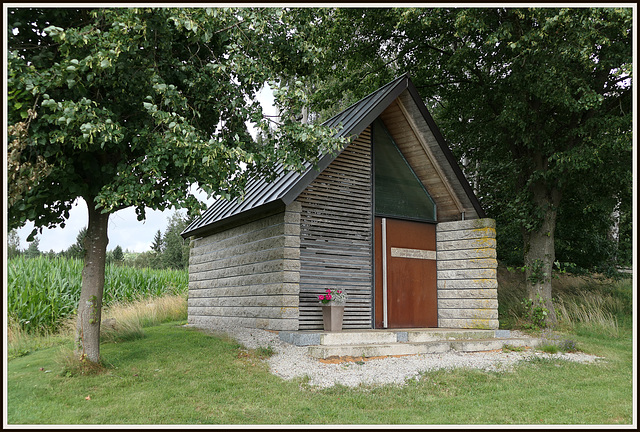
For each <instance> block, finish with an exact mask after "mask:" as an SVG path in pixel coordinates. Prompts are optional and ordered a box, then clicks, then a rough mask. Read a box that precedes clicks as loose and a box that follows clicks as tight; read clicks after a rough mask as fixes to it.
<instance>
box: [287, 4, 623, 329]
mask: <svg viewBox="0 0 640 432" xmlns="http://www.w3.org/2000/svg"><path fill="white" fill-rule="evenodd" d="M298 13H299V18H300V19H302V20H309V21H311V22H314V23H317V30H316V31H315V32H313V33H311V34H310V37H311V39H312V40H314V41H324V42H316V43H317V44H320V45H323V46H325V51H324V52H325V53H326V55H325V57H324V59H323V62H324V64H323V65H322V66H321V67H318V71H319V72H318V74H319V76H321V77H323V78H322V79H323V80H324V82H325V83H327V84H325V85H322V86H320V87H319V89H320V90H322V91H320V92H318V93H317V94H316V95H315V97H314V98H312V99H313V100H312V102H314V103H315V104H316V106H318V107H320V108H322V107H323V106H325V105H327V102H326V101H333V100H339V96H340V95H341V94H344V93H343V91H344V89H345V88H349V89H351V91H352V92H353V93H354V98H355V97H357V96H361V95H363V94H366V93H367V92H370V91H371V89H372V88H376V87H377V86H379V85H381V84H382V83H384V82H386V81H388V80H389V79H390V78H392V77H394V76H398V75H399V74H401V73H404V72H406V71H408V72H410V73H411V77H412V80H413V82H414V83H415V85H416V87H417V88H418V89H419V91H420V92H421V93H422V96H423V97H424V98H425V99H426V102H427V105H428V106H430V107H431V108H432V110H433V112H434V117H436V121H437V123H438V125H439V126H440V128H441V130H442V131H443V134H444V136H445V137H446V138H447V139H448V140H449V141H450V142H452V143H454V145H453V151H454V153H456V155H457V156H458V157H459V158H460V160H461V161H464V164H463V165H464V169H465V171H466V173H467V175H468V176H469V177H470V179H471V180H472V183H473V184H475V185H477V194H478V196H479V198H480V200H481V202H482V203H483V206H484V207H485V209H486V210H487V213H488V214H489V215H490V216H491V217H494V218H496V219H497V222H498V226H499V227H502V228H501V229H505V231H504V232H506V233H508V235H509V236H511V238H512V239H513V236H517V238H519V246H515V247H513V246H514V245H513V242H512V245H511V247H509V248H507V251H509V250H510V249H511V252H513V253H515V254H521V255H520V256H521V260H522V262H523V264H524V268H525V270H526V276H527V282H528V296H529V298H530V299H531V301H533V302H535V307H542V308H546V309H548V310H549V315H548V320H549V322H553V321H555V314H554V309H553V306H552V303H551V292H552V291H551V289H552V286H551V273H552V266H553V263H554V261H555V260H556V249H555V237H556V234H557V231H556V227H557V226H558V223H559V222H560V223H562V224H563V231H561V233H564V234H566V235H568V236H569V228H570V224H585V226H587V227H588V228H587V231H589V230H590V232H592V233H594V234H593V235H591V236H590V237H589V238H588V239H585V240H587V241H582V242H581V247H586V246H587V245H588V244H589V243H595V242H598V241H599V240H598V236H599V235H601V233H602V229H601V227H598V226H597V224H592V223H591V221H589V220H588V219H589V216H590V215H591V214H592V213H591V209H594V210H595V209H597V211H598V212H600V214H603V215H605V216H607V217H608V216H609V215H610V214H611V213H612V212H613V210H614V208H616V207H624V208H625V209H630V205H629V203H630V202H631V195H630V191H631V189H630V187H629V185H630V184H631V167H632V145H631V136H632V126H631V119H632V110H631V107H632V102H631V97H632V91H631V84H630V80H631V76H632V70H631V68H632V9H630V8H616V9H612V8H611V9H609V8H577V9H556V8H529V9H511V8H474V9H464V8H456V9H447V8H441V9H338V10H319V11H309V10H303V11H300V12H298ZM336 81H338V82H341V84H338V85H333V84H332V83H334V82H336ZM347 103H348V101H347ZM577 194H580V195H581V199H579V200H572V198H573V197H575V196H576V195H577ZM594 203H598V204H597V205H595V206H594V205H593V204H594ZM559 214H560V219H559ZM575 217H579V218H580V219H579V220H576V219H575ZM609 226H611V224H609ZM504 232H503V235H502V236H500V233H499V237H498V241H499V242H501V241H504V240H505V236H504ZM582 232H583V233H584V232H585V231H582ZM596 232H597V233H598V234H595V233H596ZM566 240H567V241H568V237H567V239H566ZM499 247H500V246H499ZM503 250H504V249H503ZM566 251H568V249H564V250H563V252H566ZM573 256H574V257H575V255H573ZM600 256H602V255H600ZM569 259H572V258H569Z"/></svg>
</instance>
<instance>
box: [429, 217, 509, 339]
mask: <svg viewBox="0 0 640 432" xmlns="http://www.w3.org/2000/svg"><path fill="white" fill-rule="evenodd" d="M495 226H496V223H495V220H493V219H488V218H485V219H468V220H464V221H452V222H441V223H439V224H438V225H437V226H436V251H437V252H436V259H437V276H438V327H442V328H459V329H474V328H477V329H497V328H498V261H497V259H496V229H495Z"/></svg>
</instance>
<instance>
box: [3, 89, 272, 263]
mask: <svg viewBox="0 0 640 432" xmlns="http://www.w3.org/2000/svg"><path fill="white" fill-rule="evenodd" d="M257 99H258V100H259V101H260V104H261V105H262V107H263V110H264V114H265V115H276V109H275V108H274V106H273V104H274V100H273V92H272V90H271V89H270V88H269V86H268V85H266V84H265V88H263V90H262V91H261V92H260V93H259V94H258V95H257ZM254 132H255V131H254ZM4 181H5V191H6V177H5V180H4ZM195 195H196V196H197V197H198V198H199V199H200V200H201V201H203V202H205V203H207V205H211V204H212V203H213V201H214V200H213V199H208V200H207V196H206V194H205V193H200V194H198V193H195ZM175 211H176V209H175V208H172V209H170V210H166V211H157V210H147V211H146V219H145V220H144V221H138V219H137V216H136V212H135V209H134V208H133V207H130V208H127V209H124V210H120V211H118V212H116V213H114V214H112V215H111V216H110V217H109V227H108V232H107V236H108V237H109V244H108V246H107V250H113V249H115V247H116V246H120V247H121V248H122V250H123V251H127V250H128V251H129V252H145V251H148V250H150V249H151V244H152V243H153V238H154V236H155V235H156V232H157V231H158V230H160V232H162V233H164V231H165V229H166V228H167V225H168V224H169V218H170V217H171V215H173V213H174V212H175ZM181 212H182V213H183V214H186V210H181ZM87 221H88V213H87V205H86V204H85V202H84V200H82V199H78V200H77V201H76V202H75V203H74V206H73V208H72V209H71V211H70V212H69V219H67V221H66V225H65V227H64V228H54V229H43V230H42V234H38V235H37V238H38V239H39V241H40V243H39V246H38V248H39V249H40V251H42V252H49V251H51V250H53V251H54V252H61V251H64V250H67V249H68V248H69V246H71V245H72V244H74V243H75V242H76V237H77V236H78V233H79V232H80V230H81V229H82V228H86V226H87ZM31 230H33V223H31V222H28V223H27V224H26V225H25V226H24V227H22V228H20V229H18V236H19V237H20V249H23V250H24V249H26V248H28V247H29V243H27V236H28V235H29V234H30V233H31Z"/></svg>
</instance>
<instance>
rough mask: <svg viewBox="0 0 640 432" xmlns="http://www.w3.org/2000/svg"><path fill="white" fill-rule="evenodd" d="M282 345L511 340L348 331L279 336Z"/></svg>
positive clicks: (492, 334) (488, 335) (470, 334)
mask: <svg viewBox="0 0 640 432" xmlns="http://www.w3.org/2000/svg"><path fill="white" fill-rule="evenodd" d="M279 336H280V339H282V340H283V341H285V342H287V343H290V344H294V345H298V346H307V345H363V344H385V343H395V342H416V343H420V342H436V341H442V340H461V339H464V340H466V339H473V340H477V339H492V338H496V337H497V338H508V337H510V331H509V330H480V329H471V330H458V329H420V330H415V329H394V330H369V331H358V330H345V331H341V332H323V331H294V332H286V331H281V332H280V333H279Z"/></svg>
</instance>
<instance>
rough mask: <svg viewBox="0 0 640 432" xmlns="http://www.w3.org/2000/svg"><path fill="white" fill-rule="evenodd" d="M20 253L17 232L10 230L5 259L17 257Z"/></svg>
mask: <svg viewBox="0 0 640 432" xmlns="http://www.w3.org/2000/svg"><path fill="white" fill-rule="evenodd" d="M20 253H21V251H20V236H19V235H18V231H17V230H14V229H13V230H10V231H9V235H8V236H7V258H8V259H11V258H15V257H17V256H19V255H20Z"/></svg>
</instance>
